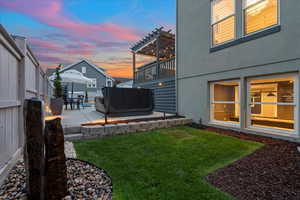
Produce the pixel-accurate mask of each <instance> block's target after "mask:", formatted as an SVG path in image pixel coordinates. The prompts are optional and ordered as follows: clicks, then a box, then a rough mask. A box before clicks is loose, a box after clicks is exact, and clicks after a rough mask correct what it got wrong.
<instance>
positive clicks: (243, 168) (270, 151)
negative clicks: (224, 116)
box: [206, 128, 300, 200]
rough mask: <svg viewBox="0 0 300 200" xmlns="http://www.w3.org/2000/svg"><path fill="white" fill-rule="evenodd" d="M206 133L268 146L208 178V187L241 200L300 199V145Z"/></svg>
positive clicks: (237, 133) (245, 136)
mask: <svg viewBox="0 0 300 200" xmlns="http://www.w3.org/2000/svg"><path fill="white" fill-rule="evenodd" d="M206 130H208V131H213V132H217V133H220V134H224V135H229V136H233V137H237V138H241V139H246V140H251V141H255V142H260V143H263V144H265V146H264V147H262V148H260V149H258V150H257V151H255V152H254V153H252V154H251V155H249V156H246V157H244V158H242V159H240V160H238V161H236V162H234V163H232V164H230V165H228V166H227V167H225V168H222V169H218V170H216V171H215V172H213V173H211V174H209V175H208V176H207V177H206V181H207V182H208V183H210V184H211V185H213V186H215V187H217V188H219V189H220V190H222V191H224V192H226V193H229V194H231V195H232V196H234V197H236V198H237V199H241V200H255V199H272V200H273V199H276V200H277V199H278V200H299V199H300V153H299V152H298V150H297V147H298V146H300V144H297V143H293V142H288V141H284V140H279V139H273V138H269V137H263V136H255V135H250V134H244V133H241V132H236V131H231V130H223V129H217V128H206Z"/></svg>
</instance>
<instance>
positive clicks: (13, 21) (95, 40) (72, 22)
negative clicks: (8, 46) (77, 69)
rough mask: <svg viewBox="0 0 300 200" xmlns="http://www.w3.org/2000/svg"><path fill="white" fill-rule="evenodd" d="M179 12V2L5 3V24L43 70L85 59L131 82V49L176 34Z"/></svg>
mask: <svg viewBox="0 0 300 200" xmlns="http://www.w3.org/2000/svg"><path fill="white" fill-rule="evenodd" d="M175 7H176V5H175V0H0V23H1V24H2V25H3V26H4V27H5V28H6V29H7V30H8V31H9V32H10V33H11V34H15V35H21V36H25V37H26V38H28V40H29V43H30V47H31V48H32V50H33V52H34V54H35V55H36V57H37V58H38V59H39V61H40V63H41V65H42V67H43V68H44V69H46V68H48V67H56V66H57V65H58V64H59V63H62V64H64V65H66V64H70V63H73V62H76V61H78V60H79V59H82V58H85V59H88V60H89V61H91V62H93V63H94V64H96V65H98V66H100V67H103V68H105V69H107V71H108V73H109V74H110V75H112V76H123V77H131V76H132V71H131V70H132V69H131V66H132V64H131V63H132V56H131V53H130V51H129V47H130V45H132V44H134V43H135V42H136V41H138V40H139V39H140V38H141V37H143V36H145V35H146V34H147V33H148V32H150V31H152V30H153V29H154V28H157V27H160V26H164V27H165V28H166V29H173V30H174V29H175ZM138 61H139V64H142V63H144V62H147V61H149V58H146V57H141V56H139V57H138Z"/></svg>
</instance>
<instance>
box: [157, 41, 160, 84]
mask: <svg viewBox="0 0 300 200" xmlns="http://www.w3.org/2000/svg"><path fill="white" fill-rule="evenodd" d="M159 72H160V36H158V37H157V39H156V79H159Z"/></svg>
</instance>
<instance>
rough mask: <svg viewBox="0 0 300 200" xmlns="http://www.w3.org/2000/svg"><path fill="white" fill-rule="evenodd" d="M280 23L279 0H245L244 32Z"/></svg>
mask: <svg viewBox="0 0 300 200" xmlns="http://www.w3.org/2000/svg"><path fill="white" fill-rule="evenodd" d="M276 24H278V0H244V34H246V35H247V34H250V33H253V32H257V31H259V30H263V29H265V28H268V27H271V26H273V25H276Z"/></svg>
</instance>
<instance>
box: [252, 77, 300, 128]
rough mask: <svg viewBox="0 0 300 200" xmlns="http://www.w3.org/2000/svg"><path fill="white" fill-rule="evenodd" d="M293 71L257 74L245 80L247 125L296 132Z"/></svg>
mask: <svg viewBox="0 0 300 200" xmlns="http://www.w3.org/2000/svg"><path fill="white" fill-rule="evenodd" d="M297 86H298V79H297V77H296V75H295V74H286V75H276V76H265V77H257V78H252V79H249V80H248V88H247V99H248V109H247V116H248V117H247V123H248V128H254V129H262V130H263V129H264V130H267V131H275V132H283V133H295V132H296V130H297V129H296V126H297V99H298V98H297V96H298V95H297Z"/></svg>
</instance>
